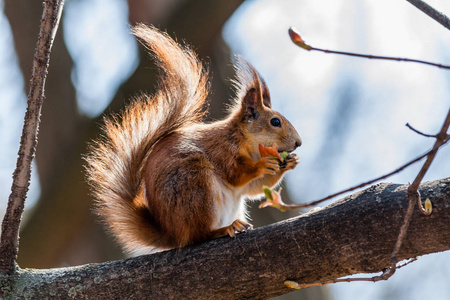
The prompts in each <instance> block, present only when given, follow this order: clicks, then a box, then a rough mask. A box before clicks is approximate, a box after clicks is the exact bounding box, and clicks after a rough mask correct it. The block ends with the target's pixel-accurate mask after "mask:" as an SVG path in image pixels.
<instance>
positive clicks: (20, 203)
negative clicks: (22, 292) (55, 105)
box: [0, 0, 64, 274]
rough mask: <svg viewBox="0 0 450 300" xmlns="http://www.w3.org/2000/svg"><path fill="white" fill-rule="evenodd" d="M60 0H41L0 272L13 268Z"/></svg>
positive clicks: (1, 242)
mask: <svg viewBox="0 0 450 300" xmlns="http://www.w3.org/2000/svg"><path fill="white" fill-rule="evenodd" d="M63 6H64V0H45V2H44V11H43V14H42V18H41V25H40V31H39V36H38V42H37V45H36V52H35V54H34V61H33V69H32V75H31V80H30V91H29V95H28V107H27V111H26V113H25V120H24V125H23V129H22V137H21V140H20V148H19V157H18V159H17V165H16V169H15V171H14V174H13V183H12V187H11V195H10V196H9V199H8V207H7V209H6V213H5V216H4V218H3V222H2V232H1V239H0V273H1V274H11V273H13V272H14V271H15V260H16V257H17V252H18V249H19V225H20V220H21V217H22V213H23V208H24V204H25V198H26V195H27V192H28V187H29V185H30V176H31V163H32V161H33V158H34V155H35V152H36V145H37V134H38V129H39V122H40V115H41V107H42V103H43V101H44V86H45V79H46V76H47V69H48V65H49V61H50V51H51V47H52V45H53V40H54V38H55V35H56V31H57V29H58V25H59V20H60V18H61V12H62V9H63Z"/></svg>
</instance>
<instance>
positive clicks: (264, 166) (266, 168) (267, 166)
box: [258, 156, 280, 176]
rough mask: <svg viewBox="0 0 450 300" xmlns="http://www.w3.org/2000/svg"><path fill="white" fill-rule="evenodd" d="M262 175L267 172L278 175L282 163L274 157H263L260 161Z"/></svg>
mask: <svg viewBox="0 0 450 300" xmlns="http://www.w3.org/2000/svg"><path fill="white" fill-rule="evenodd" d="M258 164H259V169H260V170H261V176H262V175H265V174H270V175H276V174H277V173H279V172H280V164H279V162H278V160H277V159H276V158H274V157H268V156H266V157H261V158H260V160H259V161H258Z"/></svg>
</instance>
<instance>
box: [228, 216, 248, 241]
mask: <svg viewBox="0 0 450 300" xmlns="http://www.w3.org/2000/svg"><path fill="white" fill-rule="evenodd" d="M225 228H226V231H227V233H228V235H229V236H231V237H236V233H239V232H247V230H249V229H252V228H253V225H252V224H249V223H247V222H244V221H241V220H239V219H236V220H234V221H233V223H231V225H230V226H227V227H225Z"/></svg>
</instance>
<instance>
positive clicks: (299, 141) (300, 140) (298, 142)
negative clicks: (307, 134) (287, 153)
mask: <svg viewBox="0 0 450 300" xmlns="http://www.w3.org/2000/svg"><path fill="white" fill-rule="evenodd" d="M301 145H302V139H301V138H299V139H298V140H296V141H295V145H294V149H297V148H298V147H300V146H301Z"/></svg>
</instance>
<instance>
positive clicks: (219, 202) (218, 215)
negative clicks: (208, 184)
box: [211, 179, 247, 230]
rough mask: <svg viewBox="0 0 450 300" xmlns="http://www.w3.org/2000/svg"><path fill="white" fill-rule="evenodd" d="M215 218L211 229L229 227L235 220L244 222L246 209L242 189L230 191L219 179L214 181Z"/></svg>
mask: <svg viewBox="0 0 450 300" xmlns="http://www.w3.org/2000/svg"><path fill="white" fill-rule="evenodd" d="M215 184H216V189H215V190H216V191H219V192H218V193H217V195H216V199H215V218H214V222H213V226H212V228H211V229H213V230H214V229H218V228H222V227H225V226H229V225H231V223H233V221H235V220H236V219H240V220H242V221H246V212H247V210H246V207H245V201H244V198H243V195H242V189H230V188H229V187H228V186H227V185H226V184H224V183H223V182H221V180H220V179H218V180H216V183H215Z"/></svg>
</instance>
